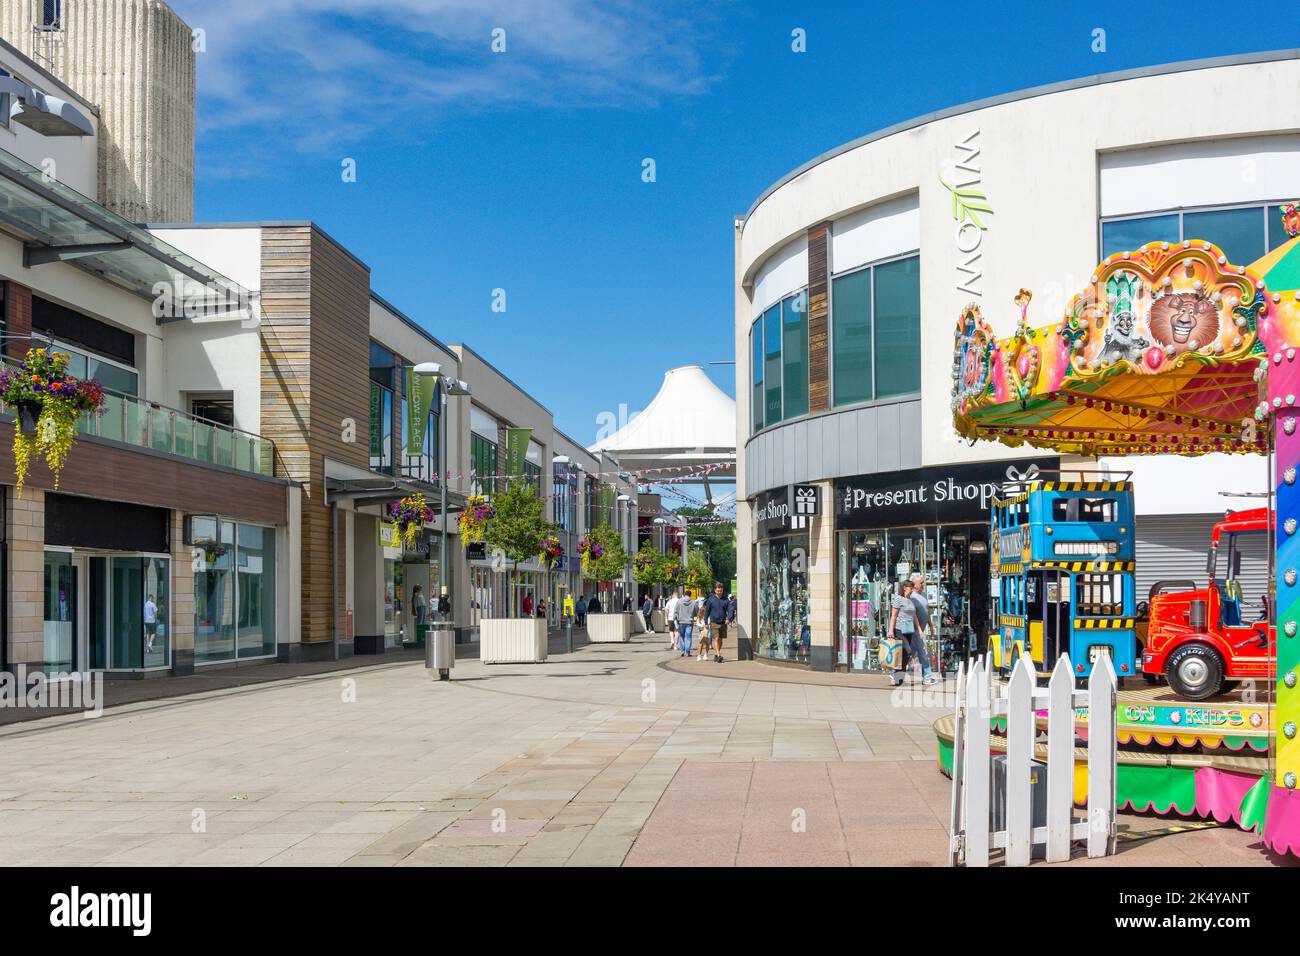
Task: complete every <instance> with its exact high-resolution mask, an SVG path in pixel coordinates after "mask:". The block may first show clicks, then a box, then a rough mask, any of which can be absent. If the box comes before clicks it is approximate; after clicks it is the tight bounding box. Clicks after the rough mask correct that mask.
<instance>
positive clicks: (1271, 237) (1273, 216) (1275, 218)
mask: <svg viewBox="0 0 1300 956" xmlns="http://www.w3.org/2000/svg"><path fill="white" fill-rule="evenodd" d="M1266 215H1267V216H1268V251H1269V252H1272V251H1273V250H1274V249H1276V248H1277V247H1278V246H1280V245H1282V243H1284V242H1286V241H1287V240H1288V239H1290V238H1291V237H1290V236H1288V235H1287V234H1286V227H1285V226H1284V225H1282V207H1281V206H1269V207H1268V212H1267V213H1266Z"/></svg>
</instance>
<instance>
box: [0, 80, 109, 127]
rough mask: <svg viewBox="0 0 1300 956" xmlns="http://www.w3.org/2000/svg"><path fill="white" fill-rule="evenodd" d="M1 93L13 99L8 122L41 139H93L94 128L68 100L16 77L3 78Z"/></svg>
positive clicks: (0, 83) (0, 87)
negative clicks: (42, 90)
mask: <svg viewBox="0 0 1300 956" xmlns="http://www.w3.org/2000/svg"><path fill="white" fill-rule="evenodd" d="M0 93H8V94H9V95H10V96H12V97H13V106H12V107H11V108H10V116H9V119H10V120H11V121H12V122H15V123H21V124H22V125H23V126H26V127H27V128H28V129H31V130H35V131H36V132H38V133H40V134H41V135H42V136H93V135H94V133H95V124H94V123H93V122H91V121H90V120H88V119H87V118H86V117H85V115H83V114H82V112H81V110H79V109H77V108H76V107H75V106H73V105H72V104H71V103H69V102H68V101H67V100H65V99H63V98H61V97H58V96H51V95H50V94H49V93H43V92H41V91H40V90H38V89H35V88H34V87H31V86H28V85H27V84H26V83H24V82H23V81H22V80H20V79H18V78H17V77H16V76H0Z"/></svg>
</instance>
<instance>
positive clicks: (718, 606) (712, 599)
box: [704, 584, 731, 664]
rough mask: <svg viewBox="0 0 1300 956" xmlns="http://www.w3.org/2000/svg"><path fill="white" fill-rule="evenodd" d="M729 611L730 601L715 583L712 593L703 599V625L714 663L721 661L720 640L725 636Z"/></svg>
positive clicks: (720, 586) (719, 585)
mask: <svg viewBox="0 0 1300 956" xmlns="http://www.w3.org/2000/svg"><path fill="white" fill-rule="evenodd" d="M730 612H731V602H730V601H728V600H727V598H726V596H725V595H724V594H723V591H722V585H721V584H718V585H715V586H714V588H713V593H712V594H710V595H709V596H708V597H707V598H706V599H705V601H704V626H705V627H706V628H707V632H706V633H707V634H708V641H709V644H710V645H711V650H712V652H713V662H714V663H715V664H721V663H722V642H723V641H724V640H726V638H727V621H728V620H729V619H728V617H727V615H728V614H729V613H730Z"/></svg>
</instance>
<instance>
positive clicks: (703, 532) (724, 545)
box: [677, 508, 736, 589]
mask: <svg viewBox="0 0 1300 956" xmlns="http://www.w3.org/2000/svg"><path fill="white" fill-rule="evenodd" d="M677 513H678V514H679V515H681V516H682V517H684V518H687V519H690V518H697V519H698V518H713V519H716V518H717V515H715V514H714V513H713V512H712V511H710V510H709V509H708V508H678V509H677ZM686 531H687V533H688V534H689V537H688V538H687V540H688V541H689V542H691V544H690V545H688V547H690V548H692V550H699V549H696V548H694V542H696V541H702V542H704V548H703V551H704V553H705V554H706V555H707V556H708V559H709V564H710V565H711V566H712V567H713V573H714V575H716V577H717V580H719V581H721V582H722V586H723V587H724V588H727V589H730V588H731V579H732V578H734V577H735V576H736V526H735V524H700V525H695V526H693V527H692V526H691V525H690V524H689V522H688V524H687V526H686Z"/></svg>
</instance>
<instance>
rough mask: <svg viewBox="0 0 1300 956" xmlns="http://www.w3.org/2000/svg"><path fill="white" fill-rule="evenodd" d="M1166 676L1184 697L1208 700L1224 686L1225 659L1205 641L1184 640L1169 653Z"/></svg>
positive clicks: (1176, 692) (1171, 685)
mask: <svg viewBox="0 0 1300 956" xmlns="http://www.w3.org/2000/svg"><path fill="white" fill-rule="evenodd" d="M1165 679H1166V680H1167V681H1169V687H1170V689H1171V690H1173V692H1174V693H1175V694H1178V695H1179V696H1180V697H1186V698H1188V699H1190V700H1205V698H1207V697H1213V696H1214V695H1215V694H1217V693H1218V692H1219V691H1220V689H1221V688H1222V687H1223V661H1222V660H1221V659H1220V658H1219V655H1218V653H1217V652H1216V651H1215V650H1214V649H1213V648H1210V647H1206V646H1205V645H1204V644H1184V645H1183V646H1182V647H1180V648H1178V649H1177V650H1175V651H1174V652H1173V653H1172V654H1170V655H1169V662H1168V663H1167V664H1166V665H1165Z"/></svg>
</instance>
